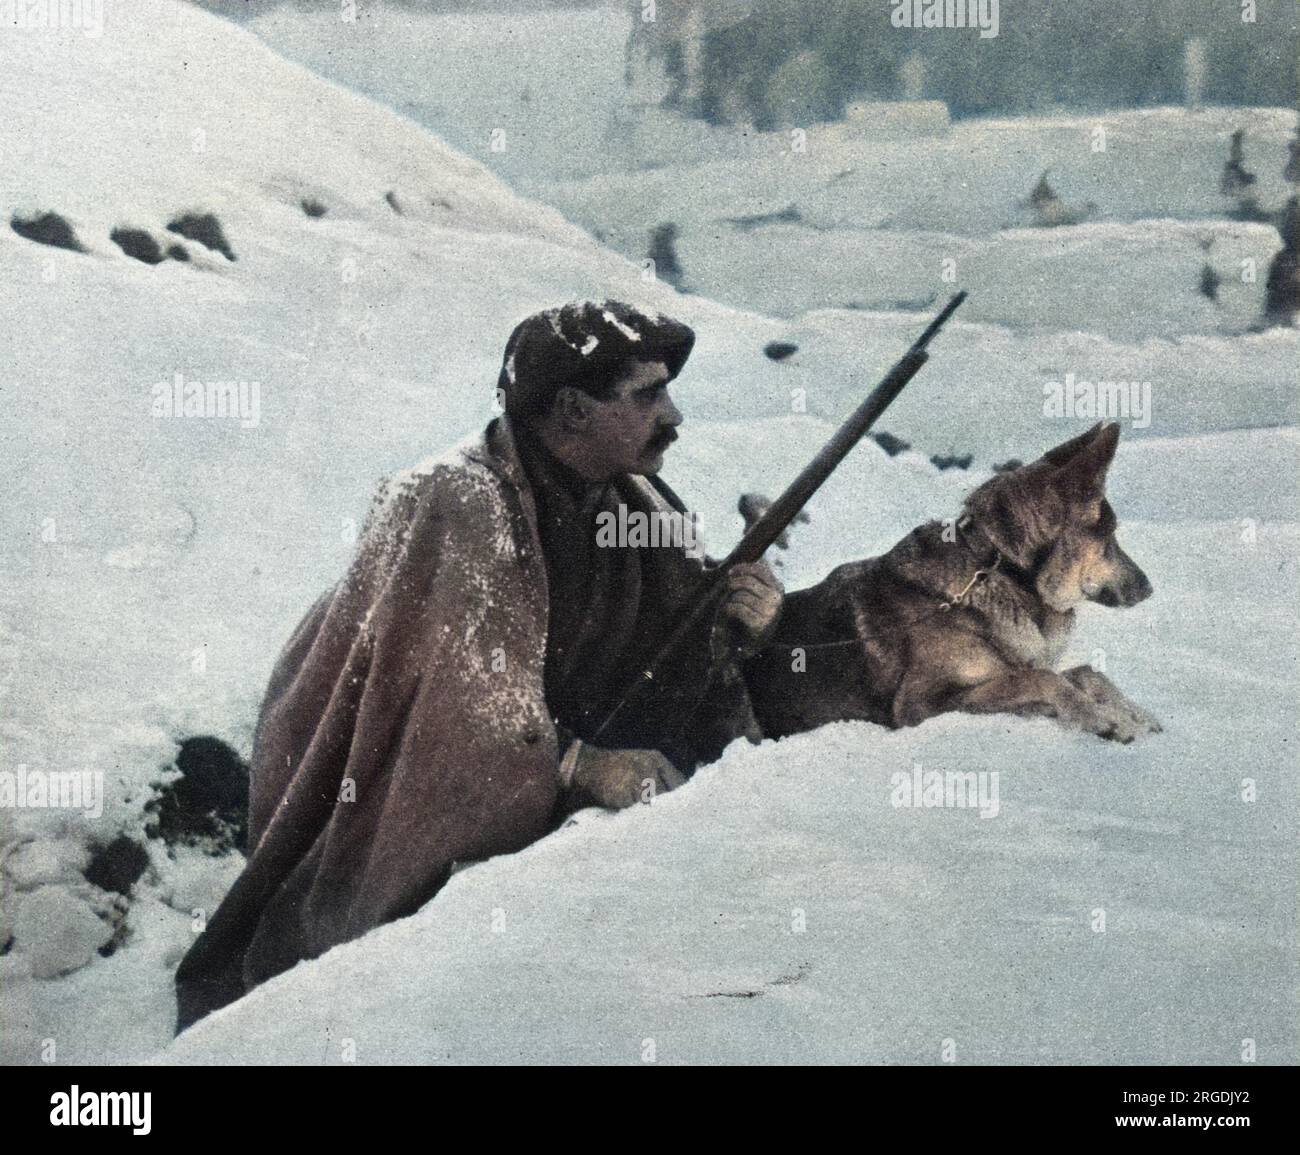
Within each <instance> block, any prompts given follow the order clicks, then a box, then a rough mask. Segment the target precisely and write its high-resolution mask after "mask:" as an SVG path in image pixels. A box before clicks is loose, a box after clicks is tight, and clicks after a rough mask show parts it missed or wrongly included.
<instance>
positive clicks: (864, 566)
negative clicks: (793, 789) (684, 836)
mask: <svg viewBox="0 0 1300 1155" xmlns="http://www.w3.org/2000/svg"><path fill="white" fill-rule="evenodd" d="M1118 440H1119V426H1118V425H1115V424H1111V425H1101V424H1098V425H1096V426H1094V427H1093V428H1092V429H1091V430H1089V431H1088V432H1087V433H1085V434H1083V435H1082V436H1080V437H1076V438H1074V439H1073V440H1072V441H1067V442H1065V443H1064V444H1063V445H1060V446H1057V448H1055V449H1053V450H1050V451H1049V452H1048V453H1047V454H1045V455H1044V456H1043V457H1042V458H1041V459H1040V460H1038V461H1036V462H1034V463H1033V464H1031V465H1023V466H1020V467H1019V468H1017V469H1014V470H1012V471H1009V472H1006V473H1000V474H998V475H996V476H995V477H993V478H991V479H990V480H989V481H986V482H985V483H984V484H983V485H981V486H980V487H979V488H978V489H976V490H975V491H974V492H973V493H972V494H971V495H970V496H969V498H967V500H966V504H965V510H964V514H963V516H962V517H961V518H960V519H958V520H957V521H956V522H948V523H941V522H930V523H929V524H927V525H924V526H921V527H920V528H918V529H915V530H913V531H912V533H911V534H909V535H908V536H907V537H906V538H904V539H903V540H902V541H901V542H899V543H898V544H897V545H896V546H894V548H893V549H892V550H890V551H889V552H888V553H887V554H885V555H884V556H883V557H878V558H871V559H869V560H867V561H861V562H853V563H850V564H848V565H843V566H840V567H839V568H838V569H836V570H834V571H833V572H832V573H831V574H830V575H829V576H828V577H827V578H826V579H825V580H824V581H822V582H821V583H820V584H818V585H816V586H814V587H812V588H811V589H806V590H800V591H797V592H795V593H791V594H789V595H787V597H786V602H785V608H784V610H783V612H782V616H781V621H780V623H779V625H778V627H777V631H776V634H775V635H774V637H773V638H772V640H771V642H770V643H769V644H768V645H767V646H766V647H765V648H764V650H763V651H762V652H761V653H759V654H758V655H756V656H755V657H754V658H753V659H751V660H750V662H749V663H748V665H747V667H746V680H747V682H748V684H749V687H750V691H751V696H752V698H753V700H754V706H755V712H756V714H757V716H758V720H759V723H760V725H761V726H762V729H763V733H764V734H765V735H766V736H768V737H780V736H784V735H787V734H793V733H798V732H801V731H804V730H810V729H812V728H814V727H816V726H820V725H823V724H825V723H826V722H833V721H840V720H845V719H864V720H866V721H870V722H876V723H879V724H881V725H885V726H891V727H895V726H913V725H916V724H917V723H918V722H922V721H924V720H925V719H926V718H932V717H934V716H935V715H936V714H942V713H945V712H947V711H950V710H961V711H965V712H968V713H977V714H994V713H1009V714H1019V715H1022V716H1034V715H1038V716H1046V717H1050V718H1055V719H1056V720H1057V721H1058V722H1059V723H1061V724H1062V725H1063V726H1067V727H1070V728H1073V729H1078V730H1086V731H1088V732H1090V733H1093V734H1096V735H1098V736H1099V737H1102V738H1112V739H1115V740H1117V741H1120V742H1131V741H1133V739H1135V738H1137V737H1139V736H1140V735H1143V734H1148V733H1154V732H1157V731H1158V730H1159V729H1160V726H1159V723H1157V722H1156V720H1155V719H1154V718H1153V717H1151V715H1149V714H1148V713H1146V712H1145V711H1144V710H1142V709H1141V708H1139V707H1138V706H1136V705H1134V704H1133V703H1132V702H1130V701H1129V700H1128V699H1127V698H1126V697H1125V696H1124V695H1123V694H1122V693H1120V691H1119V690H1118V689H1116V687H1115V686H1114V685H1113V684H1112V683H1111V682H1110V680H1109V679H1108V678H1106V677H1105V675H1103V674H1101V673H1098V672H1097V671H1096V670H1094V669H1093V668H1092V667H1090V666H1076V667H1075V668H1074V669H1071V670H1067V671H1066V672H1065V673H1063V674H1062V673H1056V672H1055V671H1054V666H1055V664H1056V662H1057V660H1058V659H1059V657H1060V656H1061V653H1062V652H1063V650H1064V649H1065V645H1066V642H1067V640H1068V638H1069V633H1070V628H1071V626H1072V625H1073V623H1074V609H1075V607H1076V606H1077V605H1079V604H1080V603H1082V602H1083V601H1093V602H1099V603H1100V604H1102V605H1106V606H1132V605H1135V604H1137V603H1138V602H1140V601H1142V600H1143V599H1144V598H1146V597H1148V596H1149V595H1150V593H1151V583H1150V582H1149V581H1148V580H1147V578H1146V575H1145V574H1144V573H1143V572H1142V571H1141V570H1140V569H1139V568H1138V567H1137V565H1136V564H1134V562H1133V560H1132V559H1131V558H1129V556H1128V555H1127V554H1125V553H1124V551H1123V550H1122V549H1120V547H1119V544H1118V543H1117V542H1116V540H1115V515H1114V513H1113V512H1112V510H1111V508H1110V505H1109V504H1108V502H1107V501H1106V497H1105V493H1104V486H1105V478H1106V470H1107V468H1108V467H1109V465H1110V462H1111V459H1112V458H1113V457H1114V454H1115V447H1116V444H1117V443H1118ZM963 594H964V596H963ZM801 667H802V668H801Z"/></svg>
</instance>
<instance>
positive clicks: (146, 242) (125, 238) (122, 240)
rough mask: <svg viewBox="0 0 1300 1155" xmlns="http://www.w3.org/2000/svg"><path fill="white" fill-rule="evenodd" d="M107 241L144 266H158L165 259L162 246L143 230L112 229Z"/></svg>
mask: <svg viewBox="0 0 1300 1155" xmlns="http://www.w3.org/2000/svg"><path fill="white" fill-rule="evenodd" d="M108 239H109V240H110V241H112V242H113V244H115V245H116V246H117V247H118V248H119V249H121V250H122V252H124V253H125V254H126V255H127V256H128V257H134V258H135V259H136V260H137V261H143V262H144V263H145V264H146V265H160V264H162V262H163V261H165V260H166V259H167V257H166V256H165V255H164V253H163V251H162V246H161V245H159V244H158V242H157V241H155V240H154V239H153V237H151V236H150V235H149V234H148V233H147V232H145V231H144V229H123V228H117V229H114V230H113V231H112V232H111V233H109V234H108Z"/></svg>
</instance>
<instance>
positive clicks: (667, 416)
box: [586, 361, 682, 477]
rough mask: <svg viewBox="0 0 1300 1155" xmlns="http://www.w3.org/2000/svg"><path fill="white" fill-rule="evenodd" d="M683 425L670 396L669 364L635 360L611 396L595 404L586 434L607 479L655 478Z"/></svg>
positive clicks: (593, 403) (593, 404)
mask: <svg viewBox="0 0 1300 1155" xmlns="http://www.w3.org/2000/svg"><path fill="white" fill-rule="evenodd" d="M681 423H682V415H681V412H680V410H678V408H677V406H676V405H674V404H673V402H672V398H671V397H669V396H668V366H667V365H665V364H664V363H663V362H662V361H634V362H632V363H631V364H630V365H629V367H628V369H627V370H626V372H625V373H624V374H623V376H622V377H621V378H619V381H618V383H617V384H616V385H615V386H614V393H613V396H612V397H610V398H609V399H608V400H605V401H593V402H592V408H591V416H590V420H589V422H588V425H587V430H586V435H587V436H588V437H589V438H590V444H591V447H592V449H593V451H594V454H598V455H599V457H600V459H601V460H602V461H603V462H604V463H605V465H606V466H607V467H608V472H607V473H606V476H607V477H614V476H616V475H617V474H620V473H640V474H646V473H649V474H654V473H658V472H659V470H660V469H662V468H663V464H664V452H665V450H667V448H668V446H670V445H671V444H672V443H673V442H674V441H676V440H677V427H678V426H679V425H680V424H681Z"/></svg>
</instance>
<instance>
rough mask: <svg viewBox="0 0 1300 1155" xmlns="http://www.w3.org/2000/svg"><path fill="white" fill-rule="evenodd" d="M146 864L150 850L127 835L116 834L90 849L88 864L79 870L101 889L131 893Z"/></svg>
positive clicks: (88, 880) (147, 863) (87, 879)
mask: <svg viewBox="0 0 1300 1155" xmlns="http://www.w3.org/2000/svg"><path fill="white" fill-rule="evenodd" d="M148 866H149V853H148V851H146V850H145V848H144V847H143V846H141V845H140V844H139V843H138V842H136V841H135V840H134V839H133V838H130V837H129V836H128V835H125V834H119V835H118V836H117V837H116V838H114V839H113V841H112V842H110V843H108V844H107V845H102V844H96V845H93V846H91V848H90V864H89V865H88V866H87V867H86V869H85V870H84V871H82V873H83V874H84V875H85V878H86V881H87V882H89V883H93V884H94V885H95V886H98V887H99V888H100V889H101V890H111V891H115V892H116V893H118V894H130V893H131V887H133V886H134V885H135V884H136V882H137V881H138V880H139V878H140V876H141V875H142V874H143V873H144V872H145V870H146V869H147V868H148Z"/></svg>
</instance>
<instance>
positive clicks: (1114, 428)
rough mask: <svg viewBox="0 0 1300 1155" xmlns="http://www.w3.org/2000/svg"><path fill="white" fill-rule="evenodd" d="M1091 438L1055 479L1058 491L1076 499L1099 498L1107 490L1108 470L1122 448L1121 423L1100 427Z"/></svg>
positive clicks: (1058, 470) (1090, 433)
mask: <svg viewBox="0 0 1300 1155" xmlns="http://www.w3.org/2000/svg"><path fill="white" fill-rule="evenodd" d="M1088 436H1089V437H1090V440H1089V441H1088V443H1087V444H1086V445H1085V446H1083V447H1082V448H1081V449H1078V450H1077V451H1076V452H1075V453H1073V454H1072V455H1071V456H1070V457H1068V458H1067V459H1066V460H1065V461H1064V462H1063V463H1062V464H1061V465H1060V466H1059V467H1058V469H1057V471H1056V474H1055V476H1054V477H1053V482H1054V484H1055V485H1056V487H1057V489H1058V490H1059V491H1060V492H1062V493H1063V494H1065V495H1066V496H1068V497H1071V498H1073V499H1075V500H1085V501H1086V500H1088V499H1090V498H1094V497H1098V496H1100V495H1101V492H1102V490H1103V489H1105V487H1106V470H1108V469H1109V468H1110V463H1111V462H1112V461H1113V460H1114V458H1115V449H1116V447H1117V446H1118V445H1119V423H1118V422H1116V421H1112V422H1110V423H1108V424H1105V425H1097V426H1095V427H1094V428H1093V429H1092V430H1091V431H1090V432H1089V434H1088Z"/></svg>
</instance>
